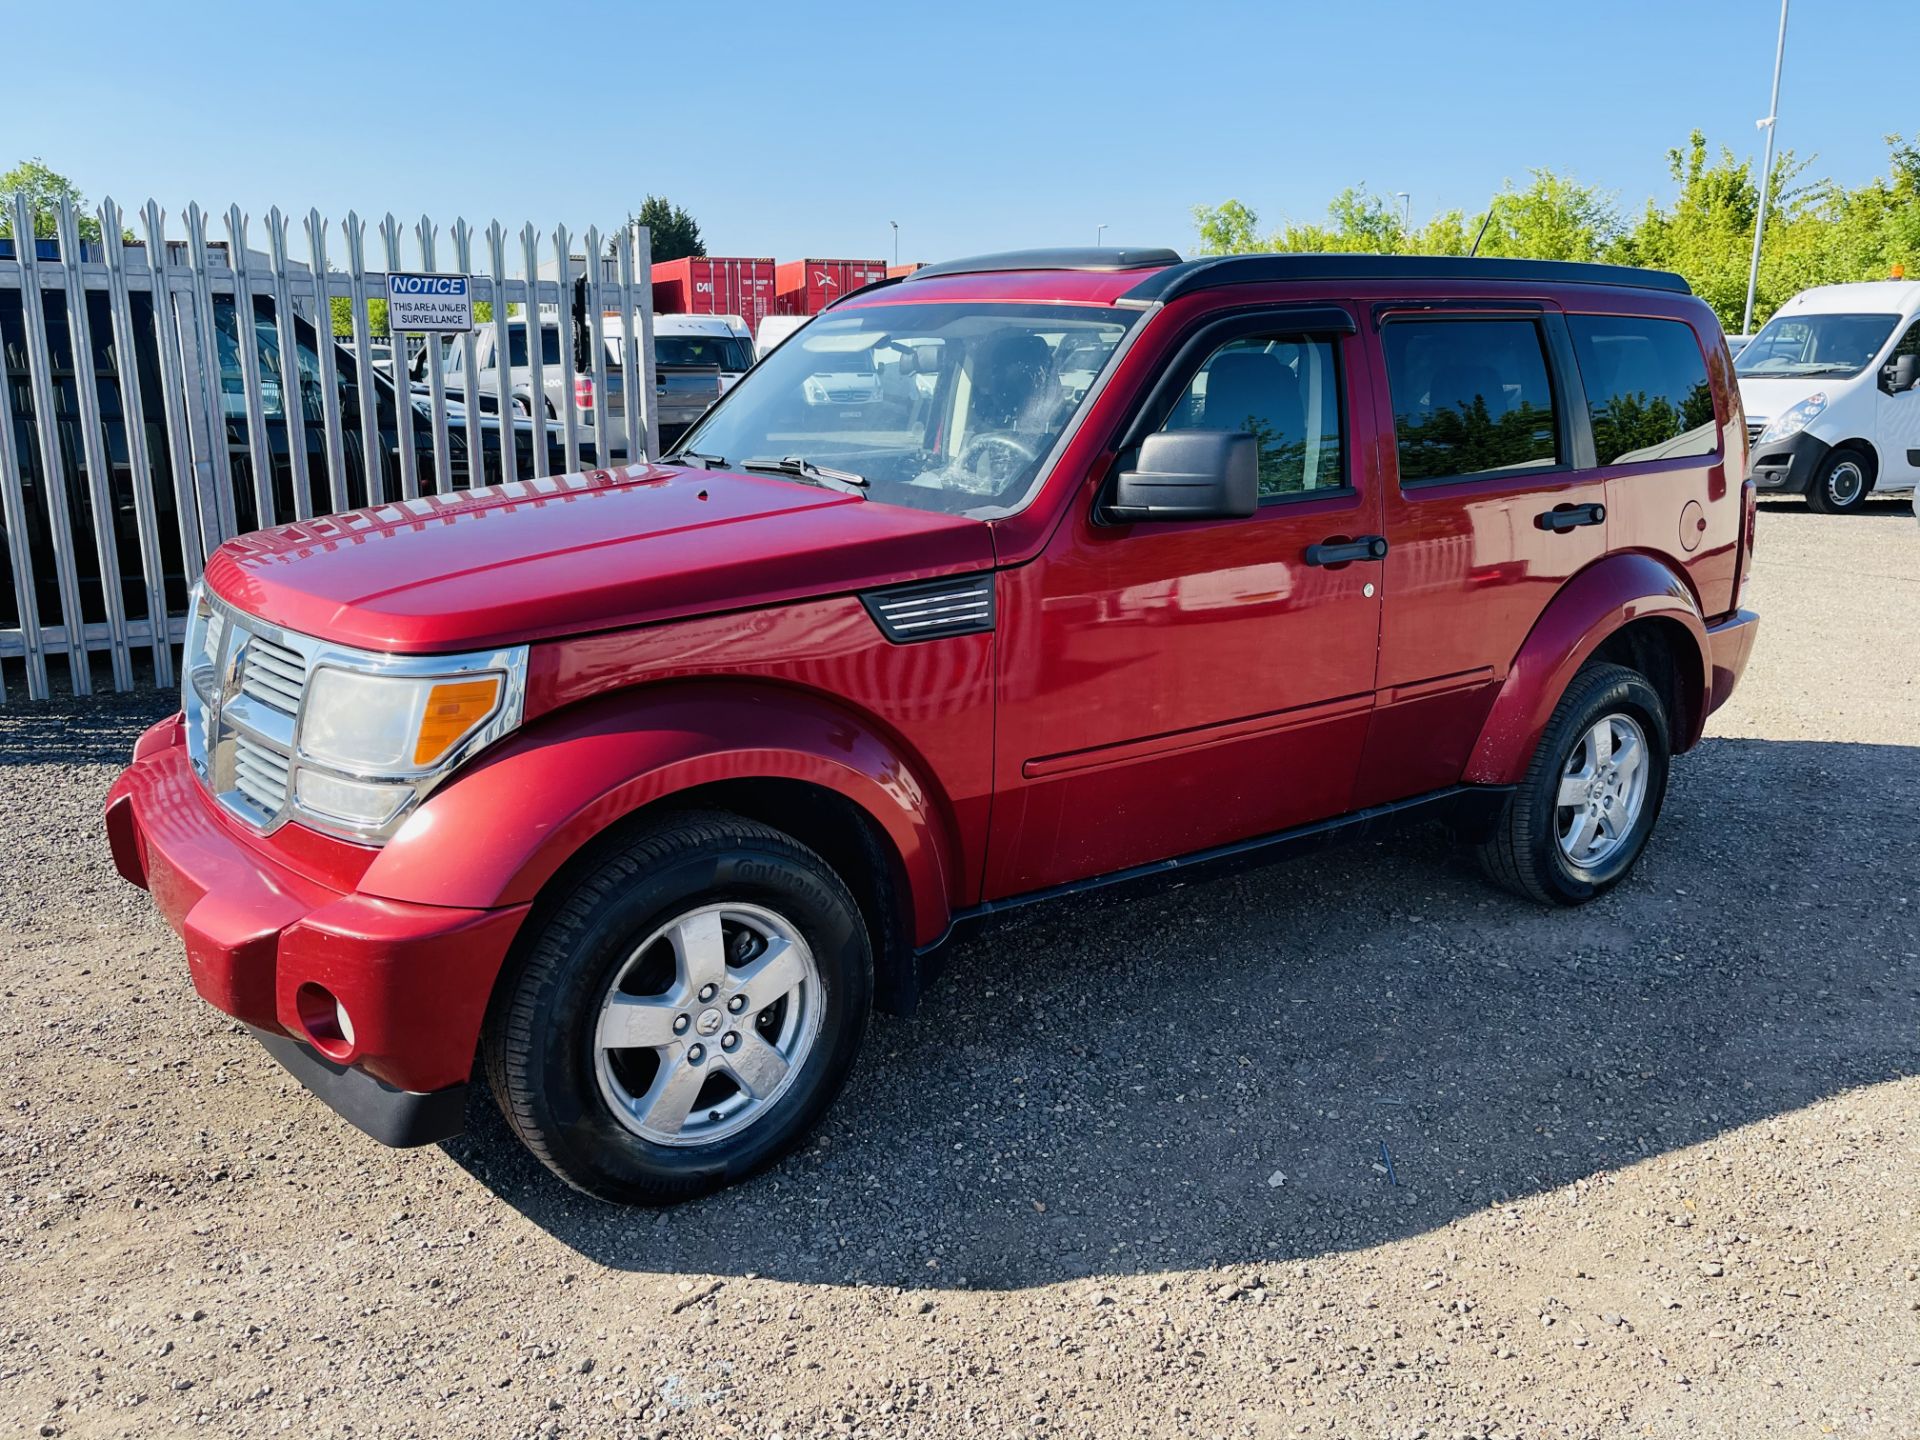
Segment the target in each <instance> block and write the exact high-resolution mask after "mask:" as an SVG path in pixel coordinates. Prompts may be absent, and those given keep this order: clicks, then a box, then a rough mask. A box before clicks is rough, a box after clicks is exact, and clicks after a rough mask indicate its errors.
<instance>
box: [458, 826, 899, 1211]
mask: <svg viewBox="0 0 1920 1440" xmlns="http://www.w3.org/2000/svg"><path fill="white" fill-rule="evenodd" d="M530 925H531V926H532V927H533V928H532V929H531V930H530V932H529V933H528V934H527V935H526V936H525V937H523V940H522V943H521V944H520V945H518V946H517V947H516V951H515V956H514V959H513V960H512V961H511V962H510V963H509V966H508V968H507V971H506V972H505V973H503V974H502V976H501V979H500V983H499V985H498V986H497V987H496V989H495V992H494V998H493V1002H492V1005H491V1006H490V1008H489V1012H488V1016H487V1023H486V1027H485V1031H484V1033H483V1035H482V1040H481V1052H482V1059H483V1062H484V1065H485V1069H486V1076H487V1082H488V1084H489V1086H490V1087H491V1089H492V1091H493V1095H494V1099H495V1100H496V1102H497V1103H498V1104H499V1106H500V1110H501V1113H502V1114H504V1115H505V1116H506V1119H507V1123H508V1125H509V1126H511V1127H512V1129H513V1131H514V1133H515V1134H517V1135H518V1136H519V1137H520V1139H521V1141H522V1142H523V1143H524V1144H525V1145H526V1147H527V1148H528V1149H529V1150H530V1151H532V1152H533V1154H534V1156H535V1157H536V1158H537V1159H539V1160H540V1162H541V1163H542V1164H544V1165H546V1166H547V1168H548V1169H550V1170H552V1171H553V1172H554V1174H556V1175H558V1176H559V1177H560V1178H561V1179H562V1180H565V1181H566V1182H567V1183H568V1184H569V1185H572V1186H573V1187H575V1188H576V1189H578V1190H582V1191H584V1192H586V1193H587V1194H589V1195H594V1196H597V1197H599V1198H600V1199H602V1200H608V1201H612V1202H615V1203H619V1204H642V1205H663V1204H672V1203H675V1202H677V1201H681V1200H688V1199H691V1198H693V1197H695V1196H697V1195H703V1194H706V1193H708V1192H709V1191H713V1190H717V1189H720V1188H721V1187H723V1186H726V1185H731V1184H733V1183H734V1182H735V1181H738V1180H742V1179H744V1178H746V1177H747V1176H749V1175H752V1174H754V1173H755V1172H757V1171H760V1170H763V1169H765V1168H766V1167H768V1166H769V1165H772V1164H774V1163H775V1162H776V1161H778V1160H780V1159H781V1158H782V1157H783V1156H785V1155H787V1154H789V1153H790V1152H792V1151H793V1150H794V1149H795V1148H796V1147H797V1146H799V1145H800V1144H801V1143H802V1142H803V1141H804V1140H805V1139H806V1137H807V1134H808V1132H810V1131H811V1130H812V1129H813V1127H814V1125H815V1124H816V1123H817V1122H818V1120H819V1119H820V1117H821V1115H822V1114H824V1113H825V1111H826V1109H827V1107H828V1106H829V1105H830V1104H832V1103H833V1100H834V1098H835V1097H836V1096H837V1095H838V1094H839V1093H840V1089H841V1087H842V1086H843V1085H844V1084H845V1083H846V1079H847V1075H848V1073H849V1072H850V1071H851V1070H852V1068H853V1062H854V1057H855V1056H856V1055H857V1054H858V1053H859V1049H860V1043H861V1040H862V1038H863V1037H864V1035H865V1032H866V1025H867V1016H868V1012H869V1011H870V1009H871V1007H872V998H873V955H872V949H871V946H870V944H869V941H868V936H867V930H866V925H865V922H864V921H863V919H862V918H861V914H860V908H859V906H858V905H857V904H856V903H855V901H854V898H853V896H852V895H851V894H850V893H849V892H848V890H847V887H846V885H845V884H844V883H843V882H842V881H841V879H840V877H839V876H838V875H836V874H835V873H834V872H833V870H832V869H831V868H830V867H829V866H828V865H827V863H826V861H824V860H822V859H821V858H820V856H818V855H817V854H815V853H814V852H813V851H812V850H809V849H808V848H807V847H806V846H804V845H802V844H800V843H799V842H798V841H797V840H795V839H793V838H792V837H791V836H789V835H784V834H782V833H781V832H780V831H778V830H774V829H772V828H770V827H768V826H765V825H761V824H757V823H755V822H753V821H749V820H743V819H740V818H738V817H735V816H732V815H725V814H718V813H694V814H685V815H679V816H674V817H671V818H669V819H666V820H663V821H662V822H660V823H659V824H657V825H654V826H651V827H649V828H648V829H646V830H643V831H641V832H639V833H637V834H635V835H633V836H631V837H628V838H627V839H626V840H625V841H624V842H623V843H621V844H620V845H619V846H618V848H616V849H613V850H610V851H608V852H607V853H605V854H603V855H602V856H600V857H598V858H597V859H596V860H594V861H593V862H592V863H591V864H589V865H588V866H587V867H586V868H585V869H583V870H582V871H581V872H580V873H579V874H578V875H577V876H575V877H574V878H573V879H572V880H571V881H570V883H568V885H567V888H566V889H564V890H563V891H562V892H561V893H560V894H559V895H558V897H557V898H556V900H555V901H554V902H553V903H552V904H551V905H549V906H546V907H544V909H543V910H542V911H536V913H535V916H534V917H533V919H532V920H531V921H530ZM683 956H688V957H691V958H689V959H683V958H682V957H683ZM715 957H720V958H719V959H718V961H717V963H718V965H719V967H720V968H719V970H717V971H716V970H714V969H713V968H712V966H713V964H714V963H715ZM761 961H777V964H773V965H768V966H762V965H760V964H759V962H761ZM790 975H799V976H800V977H801V978H799V979H798V980H797V981H795V982H794V983H793V985H792V987H791V988H789V989H785V990H781V991H780V992H779V994H778V995H777V996H775V997H774V998H772V999H768V998H766V997H767V994H768V993H769V992H770V991H771V990H772V989H773V988H775V987H777V986H779V985H781V984H783V983H785V981H786V979H787V977H788V976H790ZM709 976H711V977H714V978H712V979H708V978H707V977H709ZM753 978H759V979H762V980H763V981H764V983H765V984H766V985H767V986H768V987H769V991H763V992H762V998H761V999H755V998H754V997H753V996H752V995H751V994H749V993H747V992H748V991H749V990H751V989H757V988H759V987H758V986H757V985H754V984H752V983H751V980H752V979H753ZM702 980H706V983H707V984H709V985H715V988H716V992H717V993H713V994H712V995H711V996H710V997H709V996H704V995H703V993H702V990H701V988H700V985H699V982H700V981H702ZM716 981H717V985H716ZM730 997H737V998H738V1000H739V1004H740V1006H741V1007H742V1008H741V1009H740V1010H739V1011H738V1012H735V1011H733V1010H732V1009H731V1008H730V1007H731V1006H732V1005H733V1003H734V1000H733V998H730ZM628 1024H631V1025H633V1026H634V1027H636V1028H634V1029H632V1030H628V1029H624V1028H621V1027H622V1026H625V1025H628ZM663 1027H678V1028H663ZM610 1037H613V1038H615V1042H616V1043H614V1044H611V1045H603V1044H602V1042H603V1041H604V1040H607V1039H608V1038H610ZM620 1039H630V1040H634V1042H635V1043H634V1044H632V1045H630V1046H629V1045H621V1044H619V1043H617V1042H618V1040H620ZM655 1041H657V1042H659V1043H657V1044H656V1043H653V1042H655ZM803 1041H804V1044H802V1042H803ZM642 1042H645V1043H642ZM723 1046H724V1047H726V1048H725V1049H724V1050H723V1049H722V1047H723ZM701 1052H704V1055H703V1054H702V1053H701ZM769 1054H773V1055H775V1056H779V1057H784V1058H785V1059H786V1060H787V1061H788V1062H789V1063H787V1064H786V1066H785V1068H784V1069H783V1068H780V1067H779V1066H777V1065H776V1064H775V1063H774V1061H772V1060H770V1059H769V1058H768V1056H769ZM736 1072H737V1073H736ZM689 1087H690V1088H689ZM756 1092H757V1093H756ZM676 1110H677V1112H678V1115H679V1117H680V1118H679V1119H678V1121H677V1123H676V1121H675V1118H674V1117H675V1113H676Z"/></svg>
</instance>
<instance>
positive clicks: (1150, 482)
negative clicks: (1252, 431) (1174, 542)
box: [1102, 430, 1260, 524]
mask: <svg viewBox="0 0 1920 1440" xmlns="http://www.w3.org/2000/svg"><path fill="white" fill-rule="evenodd" d="M1259 508H1260V447H1259V445H1258V443H1257V442H1256V441H1255V440H1254V438H1253V436H1251V435H1249V434H1247V433H1246V432H1245V431H1243V430H1159V431H1156V432H1154V433H1153V434H1151V435H1149V436H1147V438H1146V439H1145V440H1143V441H1141V442H1140V458H1139V459H1138V460H1137V461H1135V462H1134V467H1133V469H1131V470H1122V471H1121V472H1120V474H1119V475H1118V476H1117V477H1115V481H1114V487H1113V500H1112V502H1111V503H1110V504H1108V505H1107V506H1106V507H1105V508H1104V510H1103V512H1102V518H1104V519H1106V520H1110V521H1113V522H1115V523H1118V524H1127V523H1130V522H1132V521H1136V520H1233V519H1240V518H1244V517H1245V516H1248V515H1251V514H1253V512H1254V511H1255V510H1257V509H1259Z"/></svg>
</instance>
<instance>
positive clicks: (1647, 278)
mask: <svg viewBox="0 0 1920 1440" xmlns="http://www.w3.org/2000/svg"><path fill="white" fill-rule="evenodd" d="M922 273H925V272H922ZM1288 280H1469V281H1475V282H1479V281H1487V280H1510V281H1523V282H1530V283H1533V284H1551V285H1624V286H1631V287H1633V288H1635V289H1640V290H1667V291H1671V292H1672V293H1674V294H1676V295H1691V294H1692V293H1693V287H1692V286H1690V285H1688V284H1687V282H1686V280H1685V279H1683V278H1682V277H1681V276H1678V275H1675V274H1674V273H1672V272H1671V271H1668V270H1641V269H1637V268H1635V267H1634V266H1631V265H1597V264H1589V263H1587V262H1584V261H1578V260H1496V259H1486V260H1481V259H1477V258H1474V257H1470V256H1464V255H1218V256H1209V257H1207V258H1205V259H1200V260H1187V261H1184V262H1182V263H1181V264H1178V265H1169V266H1167V267H1166V268H1165V269H1163V270H1159V271H1156V272H1155V273H1154V274H1152V275H1148V276H1146V277H1145V278H1143V279H1142V280H1141V281H1140V283H1139V284H1138V285H1136V286H1134V287H1133V288H1132V289H1131V290H1129V291H1128V292H1127V293H1126V294H1125V295H1124V296H1123V297H1121V298H1122V299H1125V300H1131V301H1134V302H1136V303H1148V302H1152V301H1155V300H1159V301H1167V300H1172V299H1174V298H1175V297H1177V296H1180V295H1186V294H1189V293H1191V292H1193V291H1195V290H1211V289H1213V288H1215V287H1216V286H1221V285H1266V284H1273V283H1277V282H1282V281H1288Z"/></svg>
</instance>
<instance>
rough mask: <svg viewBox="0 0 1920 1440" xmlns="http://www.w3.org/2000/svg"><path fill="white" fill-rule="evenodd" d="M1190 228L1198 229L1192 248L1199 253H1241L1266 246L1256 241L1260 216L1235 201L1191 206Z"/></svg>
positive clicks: (1258, 238) (1258, 237) (1258, 233)
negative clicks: (1191, 220) (1198, 234)
mask: <svg viewBox="0 0 1920 1440" xmlns="http://www.w3.org/2000/svg"><path fill="white" fill-rule="evenodd" d="M1193 228H1194V229H1196V230H1198V231H1199V232H1200V243H1199V245H1198V246H1196V247H1195V249H1196V251H1197V252H1198V253H1199V254H1201V255H1244V254H1246V253H1248V252H1249V251H1252V250H1263V249H1265V248H1266V247H1265V246H1264V245H1262V244H1261V242H1260V217H1259V216H1258V215H1256V214H1254V213H1253V211H1252V210H1251V209H1249V208H1248V207H1247V206H1245V205H1243V204H1241V203H1240V202H1239V201H1238V200H1227V201H1224V202H1222V203H1221V204H1219V205H1196V206H1194V207H1193Z"/></svg>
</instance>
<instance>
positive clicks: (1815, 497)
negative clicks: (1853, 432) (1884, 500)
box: [1807, 445, 1873, 515]
mask: <svg viewBox="0 0 1920 1440" xmlns="http://www.w3.org/2000/svg"><path fill="white" fill-rule="evenodd" d="M1872 464H1873V462H1872V461H1871V460H1869V459H1868V458H1867V457H1866V455H1865V454H1864V453H1862V452H1861V451H1859V450H1856V449H1854V448H1853V447H1852V446H1850V445H1841V446H1839V447H1837V448H1836V449H1834V450H1833V451H1832V453H1830V454H1829V455H1828V456H1827V458H1826V459H1825V460H1824V461H1823V462H1822V463H1821V465H1820V469H1819V471H1818V473H1816V474H1815V475H1814V477H1813V482H1812V483H1811V484H1810V485H1808V486H1807V504H1808V505H1810V506H1812V507H1813V508H1814V509H1815V510H1818V511H1819V512H1820V513H1821V514H1823V515H1851V514H1853V513H1854V512H1856V511H1858V510H1861V509H1864V508H1865V506H1866V503H1867V495H1868V494H1869V493H1870V492H1871V491H1872V489H1873V478H1872Z"/></svg>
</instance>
